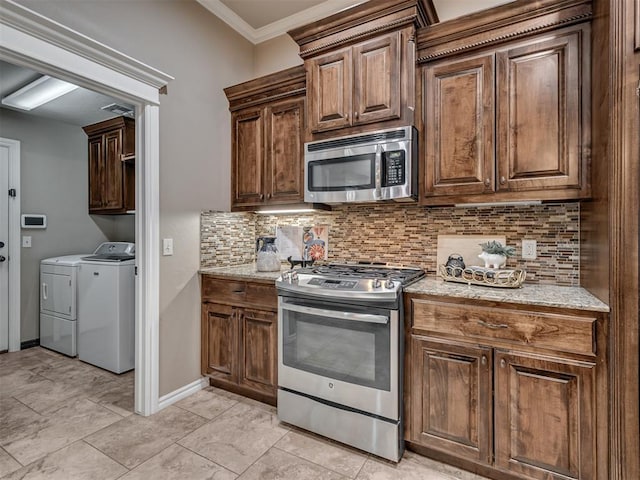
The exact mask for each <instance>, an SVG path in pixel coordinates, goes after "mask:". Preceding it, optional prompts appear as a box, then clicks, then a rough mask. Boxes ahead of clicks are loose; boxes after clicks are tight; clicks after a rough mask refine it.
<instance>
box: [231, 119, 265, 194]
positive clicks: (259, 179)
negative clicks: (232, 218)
mask: <svg viewBox="0 0 640 480" xmlns="http://www.w3.org/2000/svg"><path fill="white" fill-rule="evenodd" d="M232 127H233V131H232V134H231V145H232V147H231V148H232V150H233V151H232V162H231V182H232V183H231V185H232V190H233V192H232V195H233V197H232V204H233V205H258V204H260V203H261V202H262V201H263V200H264V110H263V109H254V110H249V111H246V110H244V111H242V112H239V113H236V114H234V115H233V117H232Z"/></svg>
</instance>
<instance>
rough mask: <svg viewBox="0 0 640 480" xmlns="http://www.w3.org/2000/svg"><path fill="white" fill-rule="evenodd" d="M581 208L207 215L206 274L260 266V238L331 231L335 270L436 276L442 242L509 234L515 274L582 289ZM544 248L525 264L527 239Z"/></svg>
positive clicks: (386, 208) (377, 208)
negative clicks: (351, 265) (322, 228)
mask: <svg viewBox="0 0 640 480" xmlns="http://www.w3.org/2000/svg"><path fill="white" fill-rule="evenodd" d="M579 218H580V205H579V204H578V203H560V204H545V205H533V206H500V207H469V208H453V207H443V208H425V207H421V206H419V205H396V204H376V205H340V206H336V207H334V209H333V210H332V211H330V212H314V213H312V214H300V215H259V214H255V213H221V212H211V211H209V212H203V213H202V216H201V240H202V241H201V257H200V258H201V261H200V263H201V266H202V267H215V266H229V265H239V264H243V263H247V262H251V261H253V260H254V250H255V238H256V237H257V236H260V235H274V233H275V228H276V226H278V225H298V226H312V225H328V226H329V252H328V261H329V262H332V261H333V262H354V261H360V260H363V261H379V262H389V263H394V264H404V265H416V266H419V267H421V268H423V269H425V270H426V271H427V274H435V273H436V268H437V265H436V247H437V239H438V235H485V234H502V235H505V236H506V238H507V245H510V246H514V247H516V256H515V257H512V258H510V259H509V260H508V261H507V267H508V268H523V269H525V270H526V271H527V282H528V283H540V284H552V285H572V286H576V285H579V283H580V278H579V277H580V275H579V264H580V238H579V235H580V224H579ZM523 238H526V239H534V240H537V243H538V244H537V248H538V257H537V258H536V259H535V260H522V258H521V252H522V250H521V247H522V239H523Z"/></svg>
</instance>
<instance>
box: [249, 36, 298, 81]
mask: <svg viewBox="0 0 640 480" xmlns="http://www.w3.org/2000/svg"><path fill="white" fill-rule="evenodd" d="M298 52H300V47H298V44H297V43H296V42H294V41H293V39H292V38H291V37H290V36H289V35H280V36H279V37H275V38H272V39H271V40H267V41H266V42H262V43H260V44H258V45H256V46H255V51H254V60H253V67H254V72H253V76H254V77H262V76H263V75H268V74H270V73H274V72H278V71H280V70H284V69H286V68H290V67H295V66H296V65H302V63H303V62H302V58H300V55H298Z"/></svg>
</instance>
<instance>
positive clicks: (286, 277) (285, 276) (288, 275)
mask: <svg viewBox="0 0 640 480" xmlns="http://www.w3.org/2000/svg"><path fill="white" fill-rule="evenodd" d="M280 280H281V281H283V282H289V281H291V273H290V272H282V276H281V277H280Z"/></svg>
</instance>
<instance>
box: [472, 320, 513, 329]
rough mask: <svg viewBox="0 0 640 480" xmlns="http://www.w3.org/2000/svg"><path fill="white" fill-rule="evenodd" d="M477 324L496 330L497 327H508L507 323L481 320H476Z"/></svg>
mask: <svg viewBox="0 0 640 480" xmlns="http://www.w3.org/2000/svg"><path fill="white" fill-rule="evenodd" d="M478 325H482V326H483V327H487V328H491V329H493V330H497V329H499V328H509V325H507V324H506V323H487V322H484V321H482V320H478Z"/></svg>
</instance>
